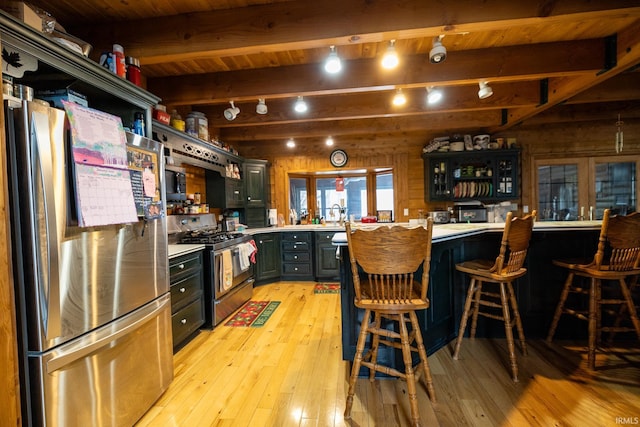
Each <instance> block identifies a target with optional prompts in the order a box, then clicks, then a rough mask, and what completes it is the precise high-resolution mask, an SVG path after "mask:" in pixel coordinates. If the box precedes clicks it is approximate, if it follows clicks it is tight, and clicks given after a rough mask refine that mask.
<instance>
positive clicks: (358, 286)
mask: <svg viewBox="0 0 640 427" xmlns="http://www.w3.org/2000/svg"><path fill="white" fill-rule="evenodd" d="M432 231H433V221H432V220H431V219H429V220H428V221H427V226H426V227H416V228H406V227H400V226H393V227H389V226H380V227H377V228H375V229H352V228H351V224H350V223H347V224H346V232H347V242H348V247H349V259H350V262H351V271H352V274H353V285H354V288H355V289H354V290H355V301H354V304H355V306H356V307H358V308H362V309H364V310H365V312H364V317H363V319H362V323H361V325H360V333H359V335H358V343H357V345H356V354H355V357H354V360H353V366H352V368H351V377H350V378H349V391H348V393H347V404H346V409H345V411H344V417H345V419H347V420H348V419H350V418H351V406H352V405H353V394H354V392H355V386H356V380H357V378H358V372H359V371H360V366H365V367H367V368H369V378H370V380H371V381H373V380H374V379H375V372H376V371H377V372H382V373H384V374H387V375H391V376H395V377H399V378H404V379H405V380H406V381H407V390H408V393H409V404H410V408H411V422H412V424H413V425H420V413H419V411H418V400H417V396H416V385H415V376H416V375H415V373H414V372H415V370H416V369H418V372H420V366H421V371H422V372H423V373H424V380H425V383H426V387H427V391H428V393H429V397H430V398H431V401H433V402H435V392H434V389H433V381H432V379H431V371H430V369H429V363H428V362H427V352H426V350H425V348H424V344H423V341H422V333H421V331H420V325H419V324H418V317H417V316H416V313H415V312H416V310H424V309H427V308H429V299H428V298H427V289H428V286H429V268H430V262H431V235H432ZM420 267H422V274H421V275H420V277H419V281H418V280H415V279H414V273H416V272H418V271H419V269H420ZM360 270H362V272H363V273H364V274H363V276H366V278H364V277H363V278H362V279H361V278H360ZM372 313H373V314H374V316H373V322H370V318H371V314H372ZM383 318H385V319H390V320H393V321H396V322H398V331H399V332H395V331H393V330H388V329H385V328H381V321H382V319H383ZM407 324H410V328H409V327H408V326H407ZM369 334H371V335H372V340H371V348H370V349H369V350H368V351H367V352H366V354H365V351H364V350H365V343H366V341H367V337H368V336H369ZM414 342H415V345H414ZM381 344H382V345H386V346H390V347H394V348H398V349H401V350H402V357H403V361H404V367H405V370H404V372H400V371H399V370H397V369H394V368H392V367H388V366H382V365H380V364H378V361H377V355H378V347H379V345H381ZM412 352H417V353H418V354H419V356H420V362H419V363H418V365H416V366H415V367H414V366H413V359H412Z"/></svg>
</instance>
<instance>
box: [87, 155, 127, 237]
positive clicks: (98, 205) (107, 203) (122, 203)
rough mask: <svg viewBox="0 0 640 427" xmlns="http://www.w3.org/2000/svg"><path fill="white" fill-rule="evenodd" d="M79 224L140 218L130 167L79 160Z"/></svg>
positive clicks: (96, 223) (100, 223) (95, 223)
mask: <svg viewBox="0 0 640 427" xmlns="http://www.w3.org/2000/svg"><path fill="white" fill-rule="evenodd" d="M76 189H77V194H78V197H77V203H78V225H80V226H81V227H95V226H100V225H109V224H123V223H128V222H137V221H138V213H137V211H136V205H135V201H134V199H133V191H132V190H131V179H130V177H129V171H128V170H120V169H109V168H104V167H99V166H87V165H82V164H76Z"/></svg>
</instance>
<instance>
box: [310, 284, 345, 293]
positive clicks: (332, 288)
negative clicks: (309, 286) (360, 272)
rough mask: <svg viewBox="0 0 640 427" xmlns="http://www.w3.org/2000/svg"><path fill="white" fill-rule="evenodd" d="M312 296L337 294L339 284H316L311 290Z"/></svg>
mask: <svg viewBox="0 0 640 427" xmlns="http://www.w3.org/2000/svg"><path fill="white" fill-rule="evenodd" d="M313 293H314V294H339V293H340V283H317V284H316V286H315V287H314V288H313Z"/></svg>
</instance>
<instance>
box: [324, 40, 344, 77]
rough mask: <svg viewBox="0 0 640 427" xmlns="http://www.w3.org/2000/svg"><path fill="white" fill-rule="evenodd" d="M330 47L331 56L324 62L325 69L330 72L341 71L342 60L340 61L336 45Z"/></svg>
mask: <svg viewBox="0 0 640 427" xmlns="http://www.w3.org/2000/svg"><path fill="white" fill-rule="evenodd" d="M329 49H330V51H329V56H328V57H327V59H326V61H325V62H324V70H325V71H326V72H327V73H329V74H336V73H339V72H340V70H342V61H340V57H339V56H338V52H337V51H336V47H335V46H331V47H330V48H329Z"/></svg>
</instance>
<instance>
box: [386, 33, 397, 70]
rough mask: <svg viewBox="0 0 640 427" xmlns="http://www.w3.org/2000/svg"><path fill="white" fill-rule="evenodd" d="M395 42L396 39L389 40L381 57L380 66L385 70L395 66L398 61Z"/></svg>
mask: <svg viewBox="0 0 640 427" xmlns="http://www.w3.org/2000/svg"><path fill="white" fill-rule="evenodd" d="M395 44H396V41H395V40H391V41H390V42H389V46H388V47H387V51H386V52H385V53H384V56H383V57H382V66H383V67H384V68H386V69H387V70H390V69H392V68H395V67H397V66H398V63H399V62H400V60H399V59H398V52H396V47H395Z"/></svg>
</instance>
